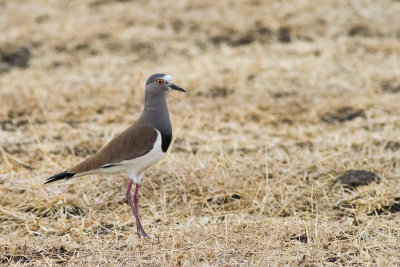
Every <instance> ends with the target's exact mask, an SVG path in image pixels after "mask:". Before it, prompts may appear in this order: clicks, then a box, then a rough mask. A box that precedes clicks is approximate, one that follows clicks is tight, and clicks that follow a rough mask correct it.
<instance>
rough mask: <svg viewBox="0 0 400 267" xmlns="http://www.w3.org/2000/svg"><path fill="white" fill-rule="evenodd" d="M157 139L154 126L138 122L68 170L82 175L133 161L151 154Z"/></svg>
mask: <svg viewBox="0 0 400 267" xmlns="http://www.w3.org/2000/svg"><path fill="white" fill-rule="evenodd" d="M156 139H157V132H156V130H154V128H153V126H152V125H151V124H150V123H148V122H144V121H140V120H139V121H138V122H137V123H136V124H134V125H133V126H131V127H129V128H128V129H126V130H125V131H123V132H122V133H121V134H119V135H118V136H117V137H115V138H114V139H113V140H111V141H110V142H109V143H108V144H107V145H106V146H105V147H103V148H102V149H100V150H99V151H98V152H97V153H96V154H94V155H93V156H91V157H89V158H88V159H86V160H84V161H83V162H81V163H79V164H78V165H76V166H75V167H73V168H71V169H69V170H68V172H69V173H81V172H87V171H91V170H95V169H98V168H101V167H103V166H104V165H107V164H111V165H112V164H118V163H119V162H121V161H124V160H131V159H134V158H138V157H140V156H143V155H144V154H146V153H147V152H149V151H150V150H151V149H152V148H153V146H154V143H155V141H156Z"/></svg>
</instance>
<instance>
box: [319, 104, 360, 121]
mask: <svg viewBox="0 0 400 267" xmlns="http://www.w3.org/2000/svg"><path fill="white" fill-rule="evenodd" d="M357 117H362V118H365V113H364V110H362V109H357V110H356V109H354V108H353V107H342V108H339V109H337V110H335V111H334V112H327V113H326V114H325V115H323V116H322V120H323V121H325V122H327V123H329V124H333V123H335V122H336V121H338V122H344V121H349V120H353V119H355V118H357Z"/></svg>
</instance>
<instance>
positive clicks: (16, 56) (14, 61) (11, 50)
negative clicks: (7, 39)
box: [0, 47, 31, 68]
mask: <svg viewBox="0 0 400 267" xmlns="http://www.w3.org/2000/svg"><path fill="white" fill-rule="evenodd" d="M30 58H31V52H30V51H29V49H28V48H27V47H3V48H0V59H1V61H3V62H4V63H6V64H7V65H9V66H10V67H18V68H26V67H28V66H29V60H30Z"/></svg>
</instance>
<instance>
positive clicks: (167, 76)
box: [163, 74, 174, 83]
mask: <svg viewBox="0 0 400 267" xmlns="http://www.w3.org/2000/svg"><path fill="white" fill-rule="evenodd" d="M163 79H164V80H165V81H167V82H168V83H173V82H174V78H172V76H171V75H169V74H165V75H164V77H163Z"/></svg>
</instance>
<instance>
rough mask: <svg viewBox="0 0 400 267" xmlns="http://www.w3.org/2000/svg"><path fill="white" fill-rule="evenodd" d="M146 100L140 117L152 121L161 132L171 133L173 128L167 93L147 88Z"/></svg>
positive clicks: (164, 133)
mask: <svg viewBox="0 0 400 267" xmlns="http://www.w3.org/2000/svg"><path fill="white" fill-rule="evenodd" d="M144 102H145V103H144V109H143V113H142V115H141V117H140V119H142V120H146V121H148V122H150V123H151V124H152V125H153V126H154V128H156V129H157V130H158V131H160V133H161V134H163V135H171V134H172V128H171V120H170V118H169V112H168V106H167V97H166V94H165V93H164V92H160V93H158V94H155V93H154V92H149V91H147V90H146V93H145V98H144Z"/></svg>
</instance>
